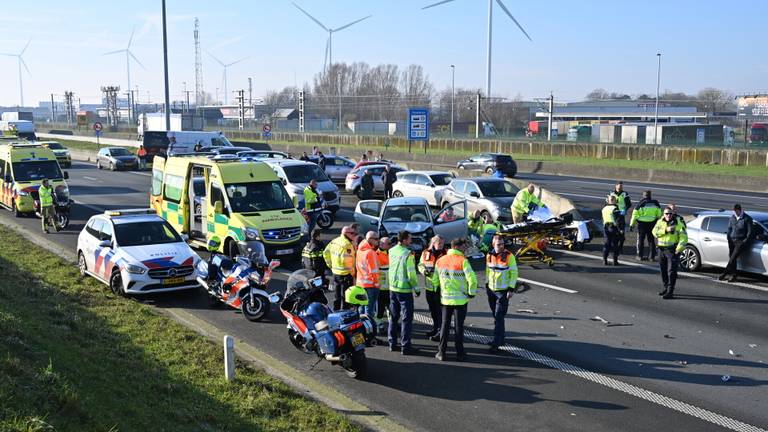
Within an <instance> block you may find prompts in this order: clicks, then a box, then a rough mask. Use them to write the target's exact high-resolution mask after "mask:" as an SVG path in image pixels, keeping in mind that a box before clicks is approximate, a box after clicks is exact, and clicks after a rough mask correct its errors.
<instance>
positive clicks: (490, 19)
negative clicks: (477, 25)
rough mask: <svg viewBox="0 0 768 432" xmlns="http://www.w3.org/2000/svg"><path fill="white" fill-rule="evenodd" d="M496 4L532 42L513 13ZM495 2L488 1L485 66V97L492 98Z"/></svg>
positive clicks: (426, 7) (434, 4)
mask: <svg viewBox="0 0 768 432" xmlns="http://www.w3.org/2000/svg"><path fill="white" fill-rule="evenodd" d="M452 1H453V0H442V1H439V2H437V3H432V4H430V5H427V6H424V7H423V8H421V9H422V10H424V9H429V8H432V7H435V6H440V5H441V4H445V3H450V2H452ZM495 1H496V3H498V4H499V7H500V8H501V10H503V11H504V13H505V14H507V16H508V17H509V19H511V20H512V21H513V22H514V23H515V24H516V25H517V27H518V28H519V29H520V31H521V32H523V34H524V35H525V37H527V38H528V40H529V41H532V39H531V37H530V36H528V32H526V31H525V29H524V28H523V26H521V25H520V23H519V22H517V20H516V19H515V17H514V16H512V13H511V12H509V9H507V7H506V6H504V3H502V2H501V0H495ZM493 2H494V0H488V55H487V57H486V65H485V72H486V78H485V97H491V39H492V35H493V32H492V22H493Z"/></svg>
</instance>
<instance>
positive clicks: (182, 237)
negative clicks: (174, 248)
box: [181, 234, 189, 242]
mask: <svg viewBox="0 0 768 432" xmlns="http://www.w3.org/2000/svg"><path fill="white" fill-rule="evenodd" d="M181 239H182V240H183V241H184V242H188V241H189V236H188V235H186V234H182V235H181Z"/></svg>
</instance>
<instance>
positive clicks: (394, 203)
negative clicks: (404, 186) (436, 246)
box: [355, 197, 467, 252]
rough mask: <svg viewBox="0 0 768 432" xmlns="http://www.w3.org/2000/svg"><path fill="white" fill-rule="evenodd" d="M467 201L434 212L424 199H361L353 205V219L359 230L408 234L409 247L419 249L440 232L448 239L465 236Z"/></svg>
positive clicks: (391, 234)
mask: <svg viewBox="0 0 768 432" xmlns="http://www.w3.org/2000/svg"><path fill="white" fill-rule="evenodd" d="M466 205H467V204H466V203H465V202H463V201H462V202H458V203H455V204H453V205H451V206H450V207H447V208H444V209H442V210H440V211H439V212H438V213H437V214H435V215H433V214H432V212H431V211H430V208H429V205H428V204H427V201H426V200H425V199H424V198H412V197H407V198H390V199H388V200H386V201H379V200H363V201H360V202H358V203H357V207H355V222H357V223H359V224H360V233H361V234H363V235H365V233H366V232H368V231H376V232H378V233H379V236H382V237H384V236H397V233H399V232H400V231H408V232H409V233H411V237H412V240H413V241H412V243H411V249H412V250H413V251H414V252H421V251H422V250H423V249H424V248H425V247H427V245H428V244H429V239H430V238H432V237H433V236H435V235H440V236H442V237H443V238H445V239H446V241H448V242H450V241H451V240H453V239H455V238H465V237H466V236H467V216H466V215H467V212H466V209H467V207H466Z"/></svg>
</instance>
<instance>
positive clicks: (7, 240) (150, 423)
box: [0, 227, 359, 431]
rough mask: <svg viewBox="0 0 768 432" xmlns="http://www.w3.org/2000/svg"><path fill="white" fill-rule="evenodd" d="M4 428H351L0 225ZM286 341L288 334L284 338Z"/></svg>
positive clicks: (0, 409) (0, 407)
mask: <svg viewBox="0 0 768 432" xmlns="http://www.w3.org/2000/svg"><path fill="white" fill-rule="evenodd" d="M0 242H2V244H3V245H4V247H3V248H1V249H0V431H53V430H55V431H118V430H119V431H133V430H137V431H317V430H329V431H353V430H359V428H357V427H356V426H355V425H353V424H352V423H350V421H349V420H348V419H346V418H345V417H343V416H342V415H340V414H338V413H336V412H334V411H332V410H331V409H329V408H327V407H325V406H323V405H321V404H319V403H316V402H314V401H311V400H308V399H305V398H303V397H301V396H299V395H297V394H296V393H294V392H293V391H292V390H291V389H290V388H288V387H287V386H286V385H285V384H283V383H281V382H280V381H278V380H277V379H275V378H272V377H270V376H268V375H267V374H265V373H264V372H262V371H260V370H256V369H253V368H251V367H249V366H247V365H245V364H242V363H240V364H238V374H237V379H236V380H235V382H234V383H231V384H229V383H226V381H225V380H224V378H223V366H222V365H223V354H222V349H221V348H220V347H219V346H218V345H214V344H213V343H211V342H210V341H208V340H207V339H204V338H203V337H201V336H199V335H197V334H196V333H193V332H191V331H190V330H187V329H186V328H184V327H182V326H181V325H180V324H177V323H176V322H174V321H171V320H170V319H168V318H166V317H164V316H161V315H159V314H157V313H156V312H155V311H153V309H152V308H151V307H150V306H146V305H143V304H140V303H138V302H136V301H133V300H129V299H125V298H121V297H116V296H114V295H112V294H111V293H110V292H109V291H108V290H107V289H106V287H105V286H103V285H101V284H98V283H96V282H95V281H94V280H93V279H92V278H90V277H89V278H82V277H80V275H79V274H78V272H77V269H76V266H75V265H73V264H72V263H68V262H65V261H63V260H62V259H61V258H59V257H57V256H55V255H54V254H52V253H50V252H47V251H44V250H43V249H41V248H39V247H36V246H31V245H29V244H28V243H27V242H26V241H25V240H24V239H23V238H22V237H21V236H20V235H19V234H17V233H16V232H14V231H11V230H10V229H8V228H6V227H0ZM286 343H287V341H286Z"/></svg>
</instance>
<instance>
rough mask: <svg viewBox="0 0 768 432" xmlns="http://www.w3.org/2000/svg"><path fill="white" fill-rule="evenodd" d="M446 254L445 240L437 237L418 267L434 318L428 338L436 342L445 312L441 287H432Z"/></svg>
mask: <svg viewBox="0 0 768 432" xmlns="http://www.w3.org/2000/svg"><path fill="white" fill-rule="evenodd" d="M446 252H448V251H447V250H445V239H444V238H442V237H440V236H439V235H436V236H434V237H432V239H431V240H430V241H429V247H428V248H426V249H424V251H423V252H422V253H421V259H420V260H419V266H418V269H419V273H421V274H423V275H424V285H425V290H426V297H427V305H428V306H429V314H430V316H432V330H430V331H429V332H428V333H427V334H426V336H427V337H428V338H429V339H430V340H432V341H435V342H437V341H439V340H440V323H441V322H442V317H443V315H442V314H443V311H442V308H441V305H440V290H439V288H440V287H439V286H437V285H432V280H431V279H432V274H433V273H434V272H435V263H436V262H437V260H438V259H439V258H441V257H442V256H443V255H445V254H446Z"/></svg>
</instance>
